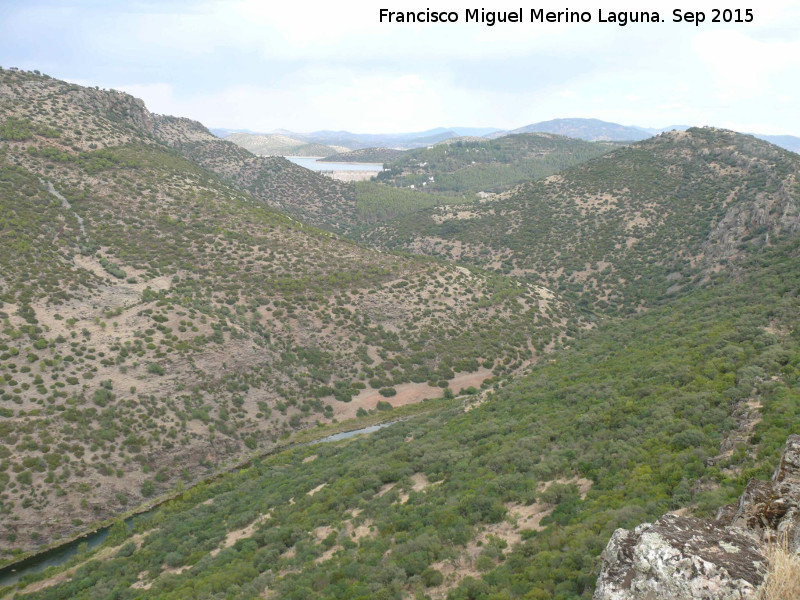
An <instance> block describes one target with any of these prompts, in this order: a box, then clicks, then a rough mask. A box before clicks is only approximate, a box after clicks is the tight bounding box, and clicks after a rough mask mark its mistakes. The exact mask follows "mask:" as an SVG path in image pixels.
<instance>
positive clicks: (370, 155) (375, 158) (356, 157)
mask: <svg viewBox="0 0 800 600" xmlns="http://www.w3.org/2000/svg"><path fill="white" fill-rule="evenodd" d="M403 152H404V151H403V150H395V149H394V148H360V149H358V150H348V151H347V152H340V153H338V154H332V155H331V156H326V157H325V158H322V159H320V160H322V161H325V162H365V163H385V162H389V161H392V160H396V159H397V158H399V157H400V156H402V155H403Z"/></svg>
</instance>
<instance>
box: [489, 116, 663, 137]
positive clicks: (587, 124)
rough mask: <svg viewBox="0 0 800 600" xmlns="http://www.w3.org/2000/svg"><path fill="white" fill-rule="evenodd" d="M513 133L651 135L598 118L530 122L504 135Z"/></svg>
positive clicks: (603, 135)
mask: <svg viewBox="0 0 800 600" xmlns="http://www.w3.org/2000/svg"><path fill="white" fill-rule="evenodd" d="M513 133H552V134H555V135H563V136H567V137H571V138H577V139H581V140H586V141H589V142H597V141H618V142H619V141H626V142H637V141H640V140H644V139H647V138H649V137H651V135H652V134H651V133H649V132H647V131H645V130H644V129H642V128H640V127H632V126H628V125H620V124H619V123H609V122H608V121H601V120H600V119H553V120H551V121H542V122H540V123H532V124H530V125H525V126H524V127H519V128H517V129H512V130H511V131H507V132H505V134H504V135H507V134H513ZM493 135H498V134H493Z"/></svg>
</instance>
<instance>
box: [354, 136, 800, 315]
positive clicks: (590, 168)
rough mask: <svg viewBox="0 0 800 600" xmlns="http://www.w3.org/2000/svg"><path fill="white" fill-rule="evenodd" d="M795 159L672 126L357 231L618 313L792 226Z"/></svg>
mask: <svg viewBox="0 0 800 600" xmlns="http://www.w3.org/2000/svg"><path fill="white" fill-rule="evenodd" d="M799 173H800V157H799V156H798V155H796V154H793V153H790V152H787V151H785V150H782V149H780V148H777V147H775V146H772V145H770V144H768V143H766V142H763V141H760V140H757V139H755V138H753V137H751V136H746V135H742V134H736V133H733V132H729V131H724V130H715V129H689V130H688V131H686V132H671V133H666V134H662V135H660V136H658V137H655V138H652V139H649V140H646V141H643V142H639V143H637V144H634V145H632V146H630V147H626V148H621V149H618V150H615V151H614V152H611V153H608V154H605V155H604V156H601V157H599V158H596V159H594V160H592V161H590V162H588V163H585V164H583V165H581V166H578V167H574V168H572V169H569V170H567V171H564V172H562V173H560V174H558V175H555V176H551V177H548V178H547V179H545V180H543V181H538V182H535V183H531V184H526V185H524V186H522V187H521V188H519V189H518V190H517V191H516V192H515V193H514V194H511V195H510V196H508V197H502V198H501V199H499V200H496V201H487V202H482V203H480V204H476V205H472V206H470V207H469V209H468V210H466V209H464V208H459V207H451V208H447V207H439V208H434V209H429V210H427V211H423V212H419V213H416V214H414V215H413V217H401V218H399V219H396V220H394V221H391V222H389V223H385V224H380V225H378V226H376V227H375V228H372V229H371V230H367V231H365V233H364V234H363V238H362V239H364V240H365V241H366V242H367V243H370V244H373V245H375V246H377V247H381V248H394V249H402V250H404V251H409V252H416V253H422V254H429V255H434V256H439V257H442V258H446V259H449V260H456V261H460V262H462V263H469V264H474V265H480V266H482V267H484V268H488V269H491V270H494V271H497V272H502V273H507V274H511V275H515V276H519V277H533V278H534V279H536V280H537V281H539V280H541V281H546V282H547V285H548V287H550V288H551V289H554V290H557V291H558V292H559V293H562V294H566V295H567V296H568V297H570V298H572V299H573V300H574V301H576V302H578V303H579V304H580V305H581V306H582V307H583V308H584V309H586V310H587V311H595V312H599V313H605V314H623V313H628V312H631V311H635V310H641V309H642V308H643V307H645V306H652V305H653V304H654V303H657V302H658V301H660V300H661V299H663V298H665V297H666V296H668V295H670V294H675V293H678V292H681V290H685V289H686V288H687V286H690V284H692V283H696V282H698V281H702V280H704V279H705V278H707V277H708V275H709V273H712V272H714V271H717V270H719V269H721V268H724V266H725V265H726V264H727V263H729V262H733V263H735V262H736V260H737V259H738V258H739V257H740V256H741V255H742V254H744V253H746V252H748V251H749V250H752V249H757V248H759V247H761V246H769V245H770V244H771V243H772V240H774V238H775V236H776V235H779V234H782V233H795V232H797V231H798V229H799V228H800V210H798V202H799V201H800V188H799V187H798V174H799Z"/></svg>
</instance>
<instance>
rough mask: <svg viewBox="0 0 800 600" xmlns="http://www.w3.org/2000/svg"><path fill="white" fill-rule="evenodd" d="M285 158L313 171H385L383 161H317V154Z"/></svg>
mask: <svg viewBox="0 0 800 600" xmlns="http://www.w3.org/2000/svg"><path fill="white" fill-rule="evenodd" d="M284 158H285V159H286V160H288V161H291V162H293V163H294V164H296V165H300V166H301V167H305V168H306V169H310V170H312V171H383V164H381V163H347V162H317V157H315V156H285V157H284Z"/></svg>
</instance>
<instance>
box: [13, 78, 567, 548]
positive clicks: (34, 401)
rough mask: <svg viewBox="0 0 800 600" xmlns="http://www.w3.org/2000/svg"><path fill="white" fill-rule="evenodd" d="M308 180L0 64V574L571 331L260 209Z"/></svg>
mask: <svg viewBox="0 0 800 600" xmlns="http://www.w3.org/2000/svg"><path fill="white" fill-rule="evenodd" d="M298 169H299V171H298ZM307 173H310V172H308V171H306V170H304V169H301V168H299V167H295V166H294V165H291V163H288V162H287V161H285V160H284V159H280V158H275V159H265V158H257V157H254V156H252V155H251V154H249V153H247V152H246V151H245V150H243V149H241V148H238V147H237V146H235V145H233V144H231V143H229V142H225V141H223V140H219V139H217V138H214V137H213V136H211V135H210V133H209V132H208V130H206V129H205V128H204V127H203V126H201V125H200V124H198V123H195V122H193V121H189V120H186V119H178V118H173V117H162V116H157V115H153V114H151V113H149V112H148V111H147V110H146V108H145V107H144V105H143V104H142V102H141V101H139V100H136V99H134V98H132V97H130V96H128V95H126V94H121V93H118V92H113V91H103V90H97V89H91V88H83V87H80V86H77V85H73V84H68V83H65V82H61V81H58V80H54V79H51V78H49V77H46V76H39V75H34V74H32V73H26V72H20V71H12V70H0V190H2V194H0V237H2V243H3V248H4V252H3V253H2V255H0V261H1V262H0V319H2V325H3V326H2V330H0V396H1V397H2V410H1V411H0V464H1V465H2V469H0V494H2V505H1V506H0V512H2V515H3V518H2V525H1V526H0V550H2V553H3V555H2V560H8V559H9V558H10V557H11V556H13V555H15V554H18V553H19V552H20V551H24V550H29V549H32V548H34V547H36V546H41V545H43V544H45V543H48V542H51V541H53V540H55V539H58V538H59V537H64V536H69V535H72V534H75V533H76V532H79V531H81V530H83V529H85V528H86V527H87V526H89V524H91V523H94V522H96V521H97V520H99V519H103V518H107V517H109V516H113V515H115V514H119V513H121V512H123V511H126V510H129V509H131V508H133V507H135V506H137V505H139V504H140V503H141V502H143V501H146V500H147V499H148V498H154V497H157V496H158V495H159V494H162V493H166V492H173V493H174V491H175V490H176V489H181V488H182V487H183V486H187V485H189V484H191V483H192V482H194V481H196V480H197V479H198V478H200V477H203V476H206V475H208V474H211V473H214V472H217V471H218V470H219V469H220V468H222V467H224V466H225V465H226V464H229V463H230V462H231V461H234V460H238V459H241V458H242V457H243V456H246V455H249V454H250V453H252V452H254V451H260V450H263V449H265V448H269V447H271V446H272V445H273V444H274V443H275V442H276V441H277V440H279V439H281V438H282V437H284V436H285V435H287V434H288V433H289V432H291V431H294V430H298V429H302V428H308V427H315V426H316V425H317V424H319V423H329V422H332V421H333V420H334V419H336V420H343V419H347V418H351V417H353V416H356V415H357V414H364V413H365V412H366V411H374V410H375V409H376V407H377V405H378V402H379V401H381V402H384V403H386V404H384V405H382V407H383V408H391V406H392V405H393V404H394V405H401V404H404V403H407V402H411V401H418V400H420V399H422V398H425V397H439V396H441V395H442V394H443V393H444V394H445V395H448V394H450V393H451V392H458V391H459V389H460V387H474V388H476V389H477V388H480V387H481V384H482V383H483V384H485V385H486V386H491V385H492V383H493V382H496V381H497V379H496V378H498V377H502V376H504V375H505V374H508V373H511V372H513V371H515V370H518V369H520V368H521V367H523V366H525V365H529V364H531V363H532V362H535V361H536V360H538V358H539V357H540V356H541V354H542V353H544V352H546V351H547V350H549V349H551V348H552V347H553V346H554V345H556V344H557V343H558V342H559V340H560V339H562V338H563V336H564V334H565V332H566V330H567V329H568V328H569V329H570V331H572V332H573V333H574V332H575V331H577V330H576V329H575V328H576V327H578V326H580V322H579V321H578V320H577V319H575V318H574V316H573V313H572V311H571V309H570V307H569V306H568V305H566V304H564V303H562V302H561V301H560V300H559V299H558V298H556V297H555V296H554V295H553V294H552V293H551V292H550V291H549V290H546V289H544V288H541V287H538V286H535V285H529V284H527V283H526V284H521V283H519V282H516V281H513V280H510V279H508V278H505V277H502V276H496V275H491V274H486V273H483V272H480V271H478V270H475V271H469V270H467V269H465V268H462V267H454V266H449V265H443V264H440V263H437V262H434V261H431V260H420V259H414V258H401V257H397V256H392V255H387V254H382V253H379V252H375V251H372V250H368V249H365V248H362V247H359V246H356V245H354V244H352V243H350V242H346V241H343V240H340V239H338V238H336V237H334V236H332V235H331V234H329V233H327V232H323V231H321V230H318V229H315V228H313V227H311V226H308V225H306V224H303V223H298V222H297V221H295V220H293V219H291V218H289V217H287V216H285V215H284V214H282V213H280V212H277V211H275V210H274V209H272V208H271V207H270V206H268V205H267V204H268V203H267V202H266V200H265V199H266V198H272V199H273V200H272V202H270V204H272V203H274V204H276V205H279V204H280V202H279V199H280V201H283V200H285V199H286V198H292V199H293V200H295V201H296V200H304V199H307V200H308V201H309V202H320V201H321V197H320V195H321V194H323V193H334V194H335V193H336V190H337V189H339V188H338V187H337V186H336V185H335V182H330V181H329V180H326V179H322V178H319V177H316V176H313V174H310V175H307ZM304 177H305V179H304ZM323 183H328V184H329V187H319V188H315V187H314V186H316V185H319V186H322V184H323ZM284 184H285V187H284ZM235 186H236V187H235ZM249 190H253V192H252V193H251V192H250V191H249ZM330 190H333V192H330ZM293 206H297V205H293ZM449 386H452V388H450V387H449ZM448 390H450V391H448Z"/></svg>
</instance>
